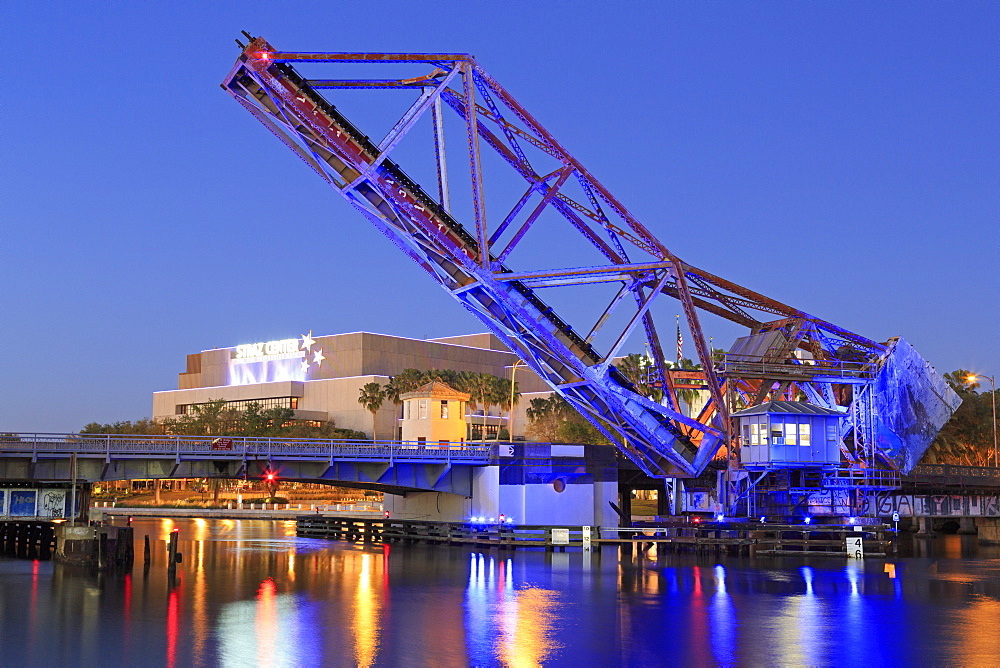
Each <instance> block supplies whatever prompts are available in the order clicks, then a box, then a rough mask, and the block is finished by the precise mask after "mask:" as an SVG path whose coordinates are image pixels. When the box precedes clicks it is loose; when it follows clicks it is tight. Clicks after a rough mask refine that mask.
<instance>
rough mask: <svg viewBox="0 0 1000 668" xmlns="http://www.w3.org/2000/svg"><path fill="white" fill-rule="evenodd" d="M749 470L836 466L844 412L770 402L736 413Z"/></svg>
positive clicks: (805, 405) (801, 403) (789, 403)
mask: <svg viewBox="0 0 1000 668" xmlns="http://www.w3.org/2000/svg"><path fill="white" fill-rule="evenodd" d="M733 417H734V418H736V419H737V421H738V424H739V433H740V461H742V462H743V465H744V466H745V467H747V468H766V467H768V466H771V465H775V464H777V465H781V466H823V465H829V466H836V465H837V464H839V463H840V422H841V420H842V419H843V417H844V414H843V413H839V412H837V411H834V410H829V409H827V408H822V407H821V406H815V405H813V404H810V403H807V402H805V401H768V402H766V403H763V404H760V405H757V406H751V407H750V408H746V409H744V410H741V411H738V412H736V413H733Z"/></svg>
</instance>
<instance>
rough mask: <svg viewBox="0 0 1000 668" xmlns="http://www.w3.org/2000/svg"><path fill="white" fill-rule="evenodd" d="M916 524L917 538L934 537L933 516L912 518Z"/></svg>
mask: <svg viewBox="0 0 1000 668" xmlns="http://www.w3.org/2000/svg"><path fill="white" fill-rule="evenodd" d="M913 519H914V520H915V521H916V525H917V536H916V537H917V538H933V537H934V518H932V517H915V518H913Z"/></svg>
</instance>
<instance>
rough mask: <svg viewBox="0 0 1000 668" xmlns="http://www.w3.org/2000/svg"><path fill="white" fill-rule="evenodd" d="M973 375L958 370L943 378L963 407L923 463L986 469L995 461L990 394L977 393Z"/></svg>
mask: <svg viewBox="0 0 1000 668" xmlns="http://www.w3.org/2000/svg"><path fill="white" fill-rule="evenodd" d="M970 375H972V374H971V372H969V371H967V370H965V369H956V370H955V371H952V372H950V373H946V374H944V379H945V381H946V382H947V383H948V384H949V385H950V386H951V388H952V389H953V390H955V392H956V393H957V394H958V396H960V397H961V398H962V403H961V405H960V406H959V407H958V409H957V410H956V411H955V413H954V414H953V415H952V416H951V419H950V420H948V422H947V423H945V425H944V426H943V427H942V428H941V431H940V432H939V433H938V435H937V436H936V437H935V438H934V441H932V442H931V444H930V446H929V447H928V448H927V451H926V452H925V453H924V456H923V457H922V458H921V460H920V461H921V462H922V463H925V464H959V465H965V466H986V465H989V464H990V463H992V459H993V411H992V403H991V402H992V399H993V397H992V395H991V393H990V392H982V393H980V392H977V391H976V389H977V388H978V387H979V384H978V383H976V382H971V383H970V382H969V376H970Z"/></svg>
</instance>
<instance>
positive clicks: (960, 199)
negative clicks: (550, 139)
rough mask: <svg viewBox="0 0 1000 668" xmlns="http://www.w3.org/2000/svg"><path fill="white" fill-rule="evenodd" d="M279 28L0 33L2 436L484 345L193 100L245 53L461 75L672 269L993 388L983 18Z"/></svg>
mask: <svg viewBox="0 0 1000 668" xmlns="http://www.w3.org/2000/svg"><path fill="white" fill-rule="evenodd" d="M278 4H279V3H186V2H171V3H165V2H164V3H134V4H127V3H28V2H21V3H13V2H7V3H3V5H2V8H0V26H2V27H3V33H4V37H5V40H4V44H5V52H6V53H5V57H4V59H3V61H4V62H3V68H2V70H0V72H2V74H0V81H2V83H3V92H2V95H0V156H2V163H0V165H2V166H0V169H2V173H0V224H2V228H0V234H2V236H0V280H2V285H3V291H2V292H0V323H2V339H0V340H2V342H3V344H4V345H3V352H4V354H3V364H2V367H0V368H2V376H0V394H2V396H0V430H3V431H70V430H77V429H79V428H80V427H82V426H83V425H84V424H85V423H86V422H89V421H92V420H97V421H102V422H107V421H112V420H116V419H134V418H139V417H142V416H146V415H149V413H150V405H151V393H152V392H153V391H155V390H163V389H173V388H176V374H177V373H178V372H180V371H182V370H183V368H184V356H185V355H186V354H187V353H192V352H197V351H200V350H203V349H206V348H212V347H216V346H218V347H222V346H231V345H236V344H239V343H247V342H253V341H261V340H269V339H278V338H286V337H291V336H297V335H299V334H302V333H304V332H306V331H308V330H310V329H311V330H313V331H314V333H316V334H332V333H338V332H345V331H357V330H369V331H377V332H386V333H392V334H399V335H403V336H411V337H418V338H424V337H430V336H444V335H449V334H457V333H466V332H471V331H481V330H482V326H481V325H479V324H478V322H477V321H475V320H473V319H472V317H471V316H469V315H468V314H466V313H465V311H464V310H463V309H461V308H460V307H458V305H457V304H455V303H454V302H453V301H452V300H451V299H450V298H449V297H448V296H447V295H445V294H444V293H443V292H442V291H441V290H440V289H439V288H437V287H436V286H435V285H434V284H433V283H432V282H431V280H430V279H428V278H427V277H426V276H425V275H423V274H422V273H421V272H420V270H419V269H418V268H417V267H416V266H415V265H413V264H412V263H411V262H410V261H408V260H406V259H405V258H404V257H403V256H402V255H401V254H400V253H399V252H398V251H397V250H396V249H395V248H394V247H392V246H391V244H389V243H388V242H387V241H386V240H385V239H384V238H383V237H381V235H379V234H378V233H377V232H376V231H375V230H374V229H373V228H372V227H371V226H370V224H369V223H367V221H365V220H363V219H362V218H361V217H360V216H359V215H358V214H357V213H356V212H354V210H353V209H351V208H350V207H349V206H347V205H346V204H345V203H344V202H343V201H342V200H341V199H340V197H339V196H338V195H337V194H336V193H335V192H334V191H332V190H330V189H329V188H328V187H326V186H325V185H324V184H323V183H322V182H321V181H320V179H318V178H317V177H316V176H315V175H313V174H312V173H311V172H310V171H309V170H308V169H306V168H305V167H304V166H303V165H302V164H301V162H300V161H299V160H298V159H297V158H295V157H294V156H293V155H292V154H291V153H290V152H289V151H288V150H287V149H285V148H284V147H283V146H282V145H281V144H280V143H279V142H277V141H276V140H275V139H274V138H273V137H272V136H271V135H270V134H269V133H268V132H266V131H265V130H264V129H263V128H261V127H260V126H259V124H257V122H256V121H254V120H253V119H252V118H251V117H250V116H249V115H248V114H247V113H246V112H245V111H243V110H242V109H241V108H240V107H239V106H238V105H237V104H235V103H234V102H233V101H232V100H231V99H230V98H229V96H228V95H226V94H225V93H224V92H223V91H222V90H220V88H219V83H220V82H221V80H222V78H223V76H224V75H225V73H226V72H227V71H228V70H229V68H230V67H231V66H232V63H233V61H234V59H235V58H236V56H237V54H238V47H237V46H236V44H235V43H234V42H233V39H234V38H236V37H240V34H239V32H240V30H241V29H246V30H248V31H250V32H252V33H254V34H261V35H263V36H265V37H266V38H267V39H269V40H270V41H271V42H272V43H274V44H275V45H276V46H278V47H279V48H281V49H284V50H290V51H437V52H469V53H473V54H475V55H476V57H477V58H478V60H479V62H480V63H481V64H482V65H483V66H484V67H485V68H486V69H487V70H488V71H489V72H490V73H491V74H492V75H493V76H494V77H495V78H496V79H498V80H499V81H500V82H502V83H503V84H504V85H505V86H506V87H507V88H508V90H510V91H511V92H512V93H513V94H514V95H515V96H516V97H517V98H518V99H519V101H520V102H521V103H522V104H523V105H524V106H525V107H527V108H528V109H529V110H530V111H531V112H532V113H533V114H534V115H535V116H536V118H538V119H539V120H540V121H541V122H542V123H544V124H545V125H546V127H547V128H548V129H549V130H550V131H551V132H552V133H553V134H554V135H555V136H556V137H557V138H559V140H560V141H561V142H562V144H563V145H565V146H566V147H568V148H569V150H570V151H572V152H573V153H574V154H575V155H576V156H577V157H578V158H579V159H580V160H581V161H582V162H583V163H584V164H585V165H586V166H587V167H588V168H589V170H590V171H591V172H592V173H594V174H595V175H596V176H597V177H598V178H600V179H601V180H602V181H603V182H604V183H605V185H606V186H608V188H609V189H610V190H611V191H612V192H614V193H615V194H616V195H617V196H618V197H619V198H620V199H621V200H623V201H624V202H625V203H626V204H627V205H628V206H629V207H630V209H631V210H632V211H633V212H634V213H635V214H637V215H638V216H639V218H640V219H642V220H643V221H644V222H645V224H646V225H647V226H648V227H650V228H651V229H652V230H653V231H654V232H655V233H656V234H657V235H658V236H659V238H660V239H661V240H662V241H663V242H664V243H665V244H666V245H667V246H668V247H669V248H670V249H671V250H672V251H673V252H675V253H676V254H678V255H679V256H680V257H681V258H683V259H685V260H686V261H688V262H690V263H692V264H695V265H698V266H700V267H703V268H705V269H708V270H710V271H713V272H714V273H717V274H719V275H722V276H724V277H726V278H728V279H730V280H733V281H736V282H739V283H742V284H744V285H746V286H747V287H750V288H752V289H754V290H757V291H759V292H761V293H763V294H765V295H768V296H770V297H773V298H775V299H779V300H781V301H784V302H786V303H789V304H791V305H792V306H794V307H796V308H800V309H803V310H805V311H808V312H811V313H813V314H815V315H817V316H819V317H822V318H825V319H827V320H830V321H832V322H834V323H836V324H838V325H840V326H843V327H846V328H848V329H850V330H853V331H855V332H858V333H859V334H862V335H864V336H867V337H869V338H872V339H876V340H885V339H886V338H888V337H890V336H896V335H902V336H904V337H905V338H907V339H908V340H909V341H910V342H912V343H913V344H914V345H915V346H916V347H917V349H918V350H920V351H921V352H922V354H923V355H924V356H925V357H926V358H927V359H928V360H929V361H930V362H931V363H932V364H934V365H935V366H936V367H937V368H938V370H939V371H948V370H951V369H954V368H956V367H965V368H972V369H975V370H979V371H982V372H985V373H995V372H997V371H1000V356H998V353H997V339H998V333H1000V315H998V311H1000V309H998V294H1000V291H998V287H1000V286H998V278H997V269H996V263H997V258H998V256H1000V243H998V241H1000V234H998V232H997V227H996V226H997V219H998V213H1000V198H998V186H1000V165H998V159H997V156H998V155H1000V124H998V118H1000V117H998V112H1000V93H998V91H1000V87H998V83H1000V81H998V72H1000V68H998V66H1000V52H998V36H1000V5H998V4H997V3H987V2H952V3H910V2H907V3H892V2H883V3H873V4H868V3H823V2H810V3H791V2H770V3H725V2H715V3H670V2H645V3H644V2H629V3H615V4H613V5H612V3H605V2H577V3H570V2H551V3H546V2H538V1H535V2H510V1H507V2H474V3H473V2H454V3H450V2H437V3H433V2H428V3H415V2H405V3H397V2H363V3H362V2H337V3H332V2H323V3H294V5H295V7H296V8H295V9H294V10H293V9H282V8H279V7H277V6H276V5H278ZM290 4H291V3H290ZM612 7H614V8H613V9H612ZM401 164H404V167H405V166H406V165H405V163H403V161H402V160H401ZM487 207H489V201H487ZM488 210H489V209H488ZM550 241H551V242H552V243H558V239H552V240H550ZM571 324H574V325H576V323H571ZM577 327H578V328H579V325H577ZM706 327H707V329H708V334H710V335H713V336H715V337H716V338H717V343H718V341H719V340H721V341H724V342H729V341H730V340H731V339H732V337H733V336H734V335H736V334H737V333H738V332H737V331H736V330H734V329H732V328H730V327H728V326H727V325H725V324H722V323H715V322H714V321H713V322H707V323H706ZM639 346H640V347H641V343H640V344H639Z"/></svg>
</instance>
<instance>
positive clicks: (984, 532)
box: [976, 517, 1000, 544]
mask: <svg viewBox="0 0 1000 668" xmlns="http://www.w3.org/2000/svg"><path fill="white" fill-rule="evenodd" d="M976 527H977V528H978V529H979V542H980V543H994V544H997V543H1000V519H998V518H995V517H977V518H976Z"/></svg>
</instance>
